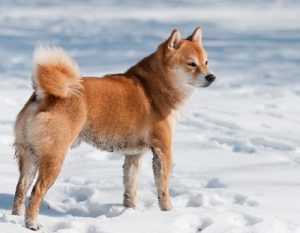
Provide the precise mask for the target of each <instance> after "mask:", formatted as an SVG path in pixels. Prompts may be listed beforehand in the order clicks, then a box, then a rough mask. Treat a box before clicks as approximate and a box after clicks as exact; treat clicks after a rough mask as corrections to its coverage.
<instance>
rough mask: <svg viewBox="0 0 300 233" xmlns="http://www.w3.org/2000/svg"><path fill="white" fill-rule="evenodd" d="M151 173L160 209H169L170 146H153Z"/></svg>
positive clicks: (170, 205) (170, 207)
mask: <svg viewBox="0 0 300 233" xmlns="http://www.w3.org/2000/svg"><path fill="white" fill-rule="evenodd" d="M152 152H153V173H154V178H155V184H156V187H157V194H158V203H159V207H160V209H161V210H171V209H172V203H171V200H170V195H169V184H170V174H171V168H172V153H171V148H169V147H168V148H160V147H153V148H152Z"/></svg>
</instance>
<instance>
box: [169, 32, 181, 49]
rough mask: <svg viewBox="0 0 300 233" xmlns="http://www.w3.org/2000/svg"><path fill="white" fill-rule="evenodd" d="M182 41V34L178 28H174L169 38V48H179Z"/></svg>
mask: <svg viewBox="0 0 300 233" xmlns="http://www.w3.org/2000/svg"><path fill="white" fill-rule="evenodd" d="M180 41H181V35H180V32H179V30H178V29H174V30H173V31H172V33H171V35H170V37H169V38H168V40H167V43H168V49H177V48H178V47H179V42H180Z"/></svg>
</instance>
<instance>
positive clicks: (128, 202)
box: [123, 194, 135, 209]
mask: <svg viewBox="0 0 300 233" xmlns="http://www.w3.org/2000/svg"><path fill="white" fill-rule="evenodd" d="M123 206H124V207H127V208H132V209H135V201H133V200H132V199H131V198H129V197H128V196H127V195H125V194H124V197H123Z"/></svg>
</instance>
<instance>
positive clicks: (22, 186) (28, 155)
mask: <svg viewBox="0 0 300 233" xmlns="http://www.w3.org/2000/svg"><path fill="white" fill-rule="evenodd" d="M15 151H16V152H15V153H16V158H17V160H18V165H19V173H20V176H19V181H18V184H17V187H16V192H15V198H14V203H13V209H12V214H14V215H23V214H24V210H25V198H26V194H27V192H28V190H29V188H30V186H31V184H32V182H33V179H34V177H35V175H36V172H37V159H36V157H35V155H34V153H33V150H32V149H31V148H30V147H25V146H24V145H19V144H15Z"/></svg>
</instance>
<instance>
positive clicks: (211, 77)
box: [203, 74, 216, 87]
mask: <svg viewBox="0 0 300 233" xmlns="http://www.w3.org/2000/svg"><path fill="white" fill-rule="evenodd" d="M204 79H205V81H206V84H205V85H203V87H208V86H209V85H210V84H212V83H213V82H214V81H215V80H216V76H214V75H213V74H208V75H206V76H205V77H204Z"/></svg>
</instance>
